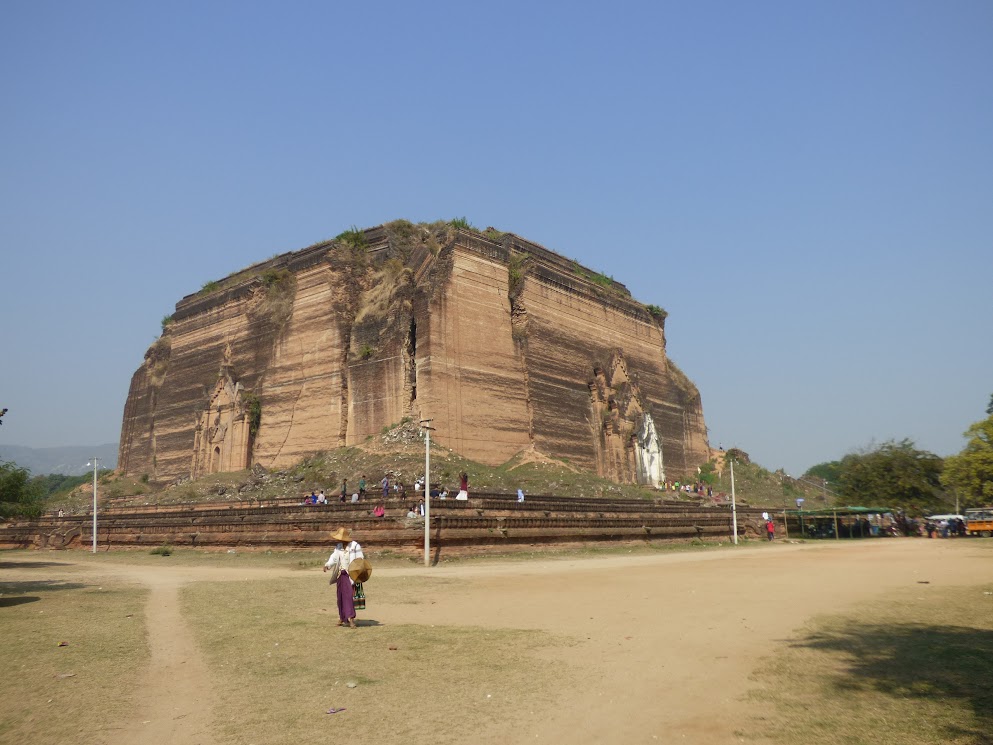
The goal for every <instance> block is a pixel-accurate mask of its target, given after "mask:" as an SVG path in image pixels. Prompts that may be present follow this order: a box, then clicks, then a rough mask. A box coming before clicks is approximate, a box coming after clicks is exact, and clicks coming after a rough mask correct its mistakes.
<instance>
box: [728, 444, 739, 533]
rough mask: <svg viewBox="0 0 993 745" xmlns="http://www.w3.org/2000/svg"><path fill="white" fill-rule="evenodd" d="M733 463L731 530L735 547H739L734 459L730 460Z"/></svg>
mask: <svg viewBox="0 0 993 745" xmlns="http://www.w3.org/2000/svg"><path fill="white" fill-rule="evenodd" d="M728 461H729V462H730V463H731V530H732V531H733V536H734V545H735V546H737V545H738V506H737V503H736V502H735V498H734V458H728Z"/></svg>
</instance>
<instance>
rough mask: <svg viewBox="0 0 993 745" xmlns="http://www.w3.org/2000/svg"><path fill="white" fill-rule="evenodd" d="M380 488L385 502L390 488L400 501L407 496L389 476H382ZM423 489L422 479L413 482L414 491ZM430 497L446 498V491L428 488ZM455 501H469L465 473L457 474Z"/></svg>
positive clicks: (401, 486) (467, 481) (397, 482)
mask: <svg viewBox="0 0 993 745" xmlns="http://www.w3.org/2000/svg"><path fill="white" fill-rule="evenodd" d="M380 486H382V487H383V499H384V500H387V499H389V498H390V488H391V487H392V489H393V491H394V492H396V496H398V497H400V499H401V500H402V499H404V498H405V497H406V496H407V487H406V486H405V485H404V483H403V482H402V481H400V480H399V479H398V480H396V481H393V482H391V481H390V474H386V475H385V476H383V480H382V481H381V482H380ZM424 489H425V485H424V477H423V476H422V477H421V478H419V479H417V480H416V481H414V491H415V492H423V491H424ZM430 495H431V496H432V497H438V498H439V499H447V498H448V489H445V488H440V487H436V486H431V487H430ZM455 498H456V499H460V500H466V499H469V474H467V473H466V472H465V471H463V472H462V473H460V474H459V493H458V494H457V495H456V497H455Z"/></svg>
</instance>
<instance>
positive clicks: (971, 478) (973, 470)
mask: <svg viewBox="0 0 993 745" xmlns="http://www.w3.org/2000/svg"><path fill="white" fill-rule="evenodd" d="M964 437H965V438H966V439H967V440H968V443H967V444H966V446H965V448H963V450H962V452H961V453H959V454H958V455H952V456H950V457H948V458H946V459H945V470H944V471H943V472H942V474H941V480H942V482H943V483H944V484H945V486H947V487H949V488H951V489H954V490H955V491H956V493H957V494H958V496H959V500H960V506H963V507H984V506H986V505H988V504H993V414H991V415H990V416H988V417H987V418H986V419H984V420H983V421H981V422H976V423H975V424H973V425H972V426H971V427H969V429H968V430H967V431H966V432H965V434H964Z"/></svg>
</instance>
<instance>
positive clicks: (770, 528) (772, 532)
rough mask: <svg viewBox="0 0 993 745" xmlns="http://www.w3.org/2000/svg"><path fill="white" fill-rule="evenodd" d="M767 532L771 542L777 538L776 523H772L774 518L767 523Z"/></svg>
mask: <svg viewBox="0 0 993 745" xmlns="http://www.w3.org/2000/svg"><path fill="white" fill-rule="evenodd" d="M765 532H766V533H767V534H768V536H769V540H770V541H771V540H772V539H773V538H775V537H776V523H774V522H773V521H772V518H769V519H768V520H766V521H765Z"/></svg>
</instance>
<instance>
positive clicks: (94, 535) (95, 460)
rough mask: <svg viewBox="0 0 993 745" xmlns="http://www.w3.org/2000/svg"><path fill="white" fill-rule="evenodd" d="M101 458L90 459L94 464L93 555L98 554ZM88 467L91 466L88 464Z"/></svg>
mask: <svg viewBox="0 0 993 745" xmlns="http://www.w3.org/2000/svg"><path fill="white" fill-rule="evenodd" d="M98 460H99V458H90V462H91V463H92V464H93V553H96V552H97V461H98ZM86 465H90V464H89V463H87V464H86Z"/></svg>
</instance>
